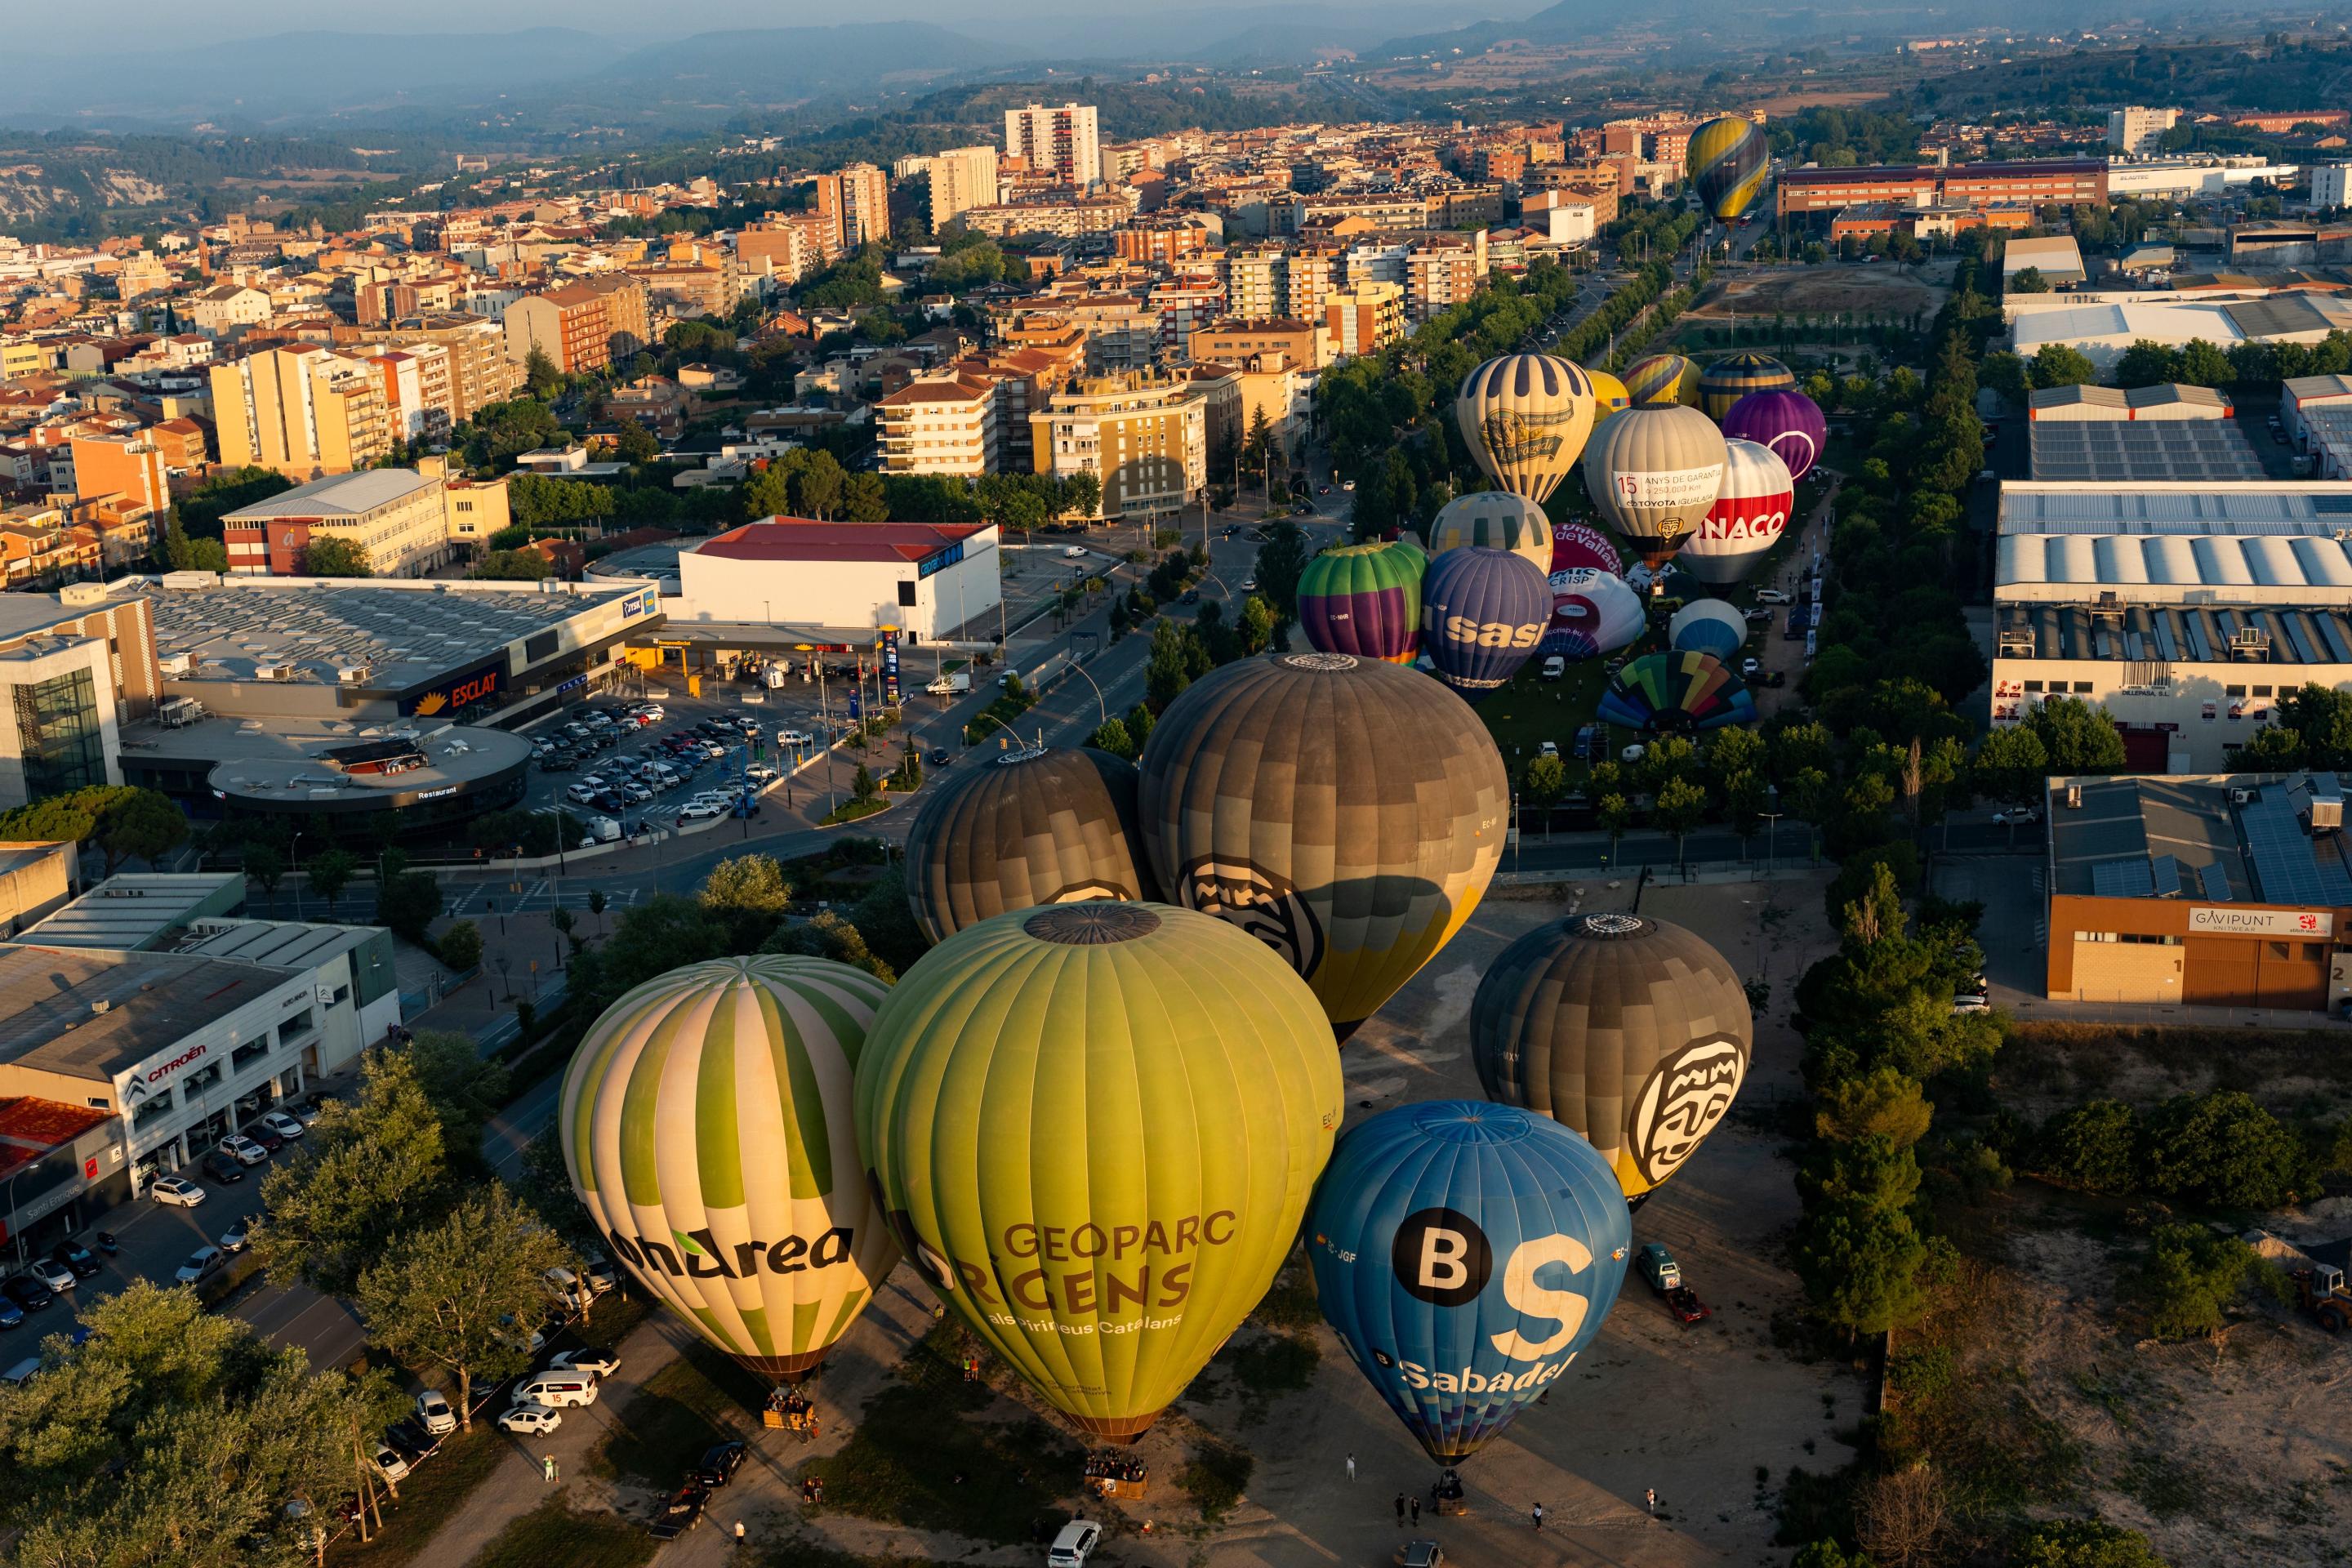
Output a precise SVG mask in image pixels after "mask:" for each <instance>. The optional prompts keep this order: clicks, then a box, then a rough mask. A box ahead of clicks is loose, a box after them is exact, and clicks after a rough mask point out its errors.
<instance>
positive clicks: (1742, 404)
mask: <svg viewBox="0 0 2352 1568" xmlns="http://www.w3.org/2000/svg"><path fill="white" fill-rule="evenodd" d="M1723 433H1724V434H1725V435H1726V436H1737V437H1739V438H1740V439H1741V440H1743V441H1753V442H1755V443H1756V444H1757V445H1758V446H1759V447H1770V448H1771V449H1772V452H1773V454H1774V455H1775V456H1776V457H1778V458H1780V460H1781V461H1782V462H1784V463H1786V464H1788V465H1789V478H1790V480H1791V481H1794V480H1797V479H1803V478H1804V477H1805V476H1806V475H1807V474H1809V473H1811V472H1812V469H1813V465H1814V464H1815V463H1817V462H1819V461H1821V456H1822V445H1823V444H1824V443H1825V442H1827V441H1828V439H1829V433H1830V425H1829V421H1828V420H1827V419H1825V418H1823V417H1822V410H1821V405H1819V404H1817V403H1815V402H1814V401H1813V400H1812V399H1811V398H1810V397H1807V396H1806V395H1804V394H1803V393H1801V392H1797V391H1793V390H1788V389H1782V390H1778V391H1771V392H1751V393H1749V394H1748V395H1747V396H1745V397H1743V398H1741V399H1740V400H1739V401H1738V402H1737V403H1735V404H1733V405H1731V408H1730V411H1729V412H1727V414H1725V415H1724V416H1723Z"/></svg>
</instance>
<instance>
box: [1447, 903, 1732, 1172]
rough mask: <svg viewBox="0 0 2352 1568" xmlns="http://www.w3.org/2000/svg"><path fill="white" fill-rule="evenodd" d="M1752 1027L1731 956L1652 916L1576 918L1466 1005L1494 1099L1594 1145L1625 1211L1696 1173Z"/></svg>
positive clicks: (1554, 927) (1511, 949)
mask: <svg viewBox="0 0 2352 1568" xmlns="http://www.w3.org/2000/svg"><path fill="white" fill-rule="evenodd" d="M1755 1042H1756V1021H1755V1018H1754V1016H1753V1015H1752V1014H1750V1012H1749V1011H1748V994H1747V993H1746V992H1745V991H1744V990H1743V989H1741V987H1740V984H1739V977H1738V975H1736V974H1734V973H1732V971H1731V965H1730V964H1728V963H1725V962H1724V960H1723V955H1722V954H1721V953H1718V952H1716V951H1715V949H1714V948H1712V947H1710V946H1708V945H1707V944H1706V942H1704V941H1702V940H1700V939H1699V938H1698V937H1696V936H1694V935H1693V934H1691V933H1690V932H1689V931H1685V930H1684V929H1683V928H1682V927H1680V926H1676V925H1669V924H1667V923H1666V922H1665V921H1661V920H1653V919H1651V918H1650V917H1648V916H1646V915H1620V914H1595V915H1570V916H1569V917H1568V918H1567V919H1565V920H1559V921H1552V922H1551V923H1550V924H1549V925H1544V926H1539V927H1538V928H1537V929H1536V930H1534V931H1529V932H1528V934H1527V935H1525V936H1523V937H1521V938H1519V939H1518V941H1517V942H1513V943H1511V945H1510V946H1508V947H1507V948H1505V949H1504V950H1503V952H1502V956H1500V957H1499V958H1497V959H1496V960H1495V962H1494V963H1493V964H1492V965H1491V966H1490V967H1489V968H1488V969H1487V971H1486V977H1485V978H1484V979H1482V980H1481V981H1479V983H1478V993H1477V994H1476V995H1475V997H1473V998H1472V999H1471V1003H1470V1056H1471V1059H1472V1061H1473V1062H1475V1064H1476V1066H1477V1068H1478V1081H1479V1083H1480V1085H1482V1086H1483V1087H1484V1088H1485V1089H1486V1092H1487V1094H1489V1095H1490V1096H1492V1097H1493V1098H1494V1099H1496V1100H1500V1101H1502V1102H1503V1103H1504V1104H1506V1105H1519V1106H1525V1107H1526V1108H1527V1109H1528V1110H1533V1111H1537V1112H1539V1113H1540V1114H1543V1115H1546V1116H1549V1117H1551V1118H1553V1119H1554V1120H1555V1121H1559V1122H1560V1123H1561V1124H1562V1125H1563V1126H1566V1127H1568V1128H1570V1130H1571V1131H1577V1132H1580V1133H1582V1134H1583V1135H1584V1136H1585V1137H1587V1138H1589V1139H1591V1141H1592V1146H1593V1147H1594V1148H1596V1149H1598V1150H1599V1151H1600V1152H1601V1154H1602V1156H1603V1157H1604V1158H1606V1159H1607V1160H1608V1162H1609V1163H1610V1164H1611V1165H1612V1167H1613V1168H1614V1169H1615V1171H1616V1173H1617V1180H1618V1183H1619V1184H1620V1185H1621V1186H1622V1188H1623V1189H1624V1193H1625V1195H1626V1196H1627V1197H1628V1198H1635V1199H1638V1198H1640V1197H1641V1196H1642V1195H1643V1194H1645V1193H1647V1192H1648V1191H1649V1190H1650V1189H1651V1188H1653V1187H1654V1186H1656V1185H1657V1184H1659V1183H1661V1182H1663V1181H1664V1180H1665V1179H1666V1178H1667V1177H1668V1176H1670V1175H1672V1174H1673V1173H1675V1170H1677V1169H1678V1168H1679V1167H1680V1166H1681V1165H1682V1163H1684V1162H1685V1161H1686V1160H1688V1159H1689V1158H1690V1156H1691V1153H1692V1152H1693V1151H1694V1150H1696V1148H1697V1147H1698V1145H1699V1142H1700V1141H1701V1140H1703V1139H1705V1138H1706V1135H1707V1134H1708V1133H1709V1132H1712V1131H1715V1129H1716V1127H1717V1125H1718V1124H1719V1123H1720V1122H1721V1121H1723V1118H1724V1114H1725V1113H1726V1112H1727V1111H1728V1110H1730V1109H1731V1100H1732V1097H1733V1096H1734V1095H1737V1094H1738V1092H1739V1085H1740V1081H1741V1080H1742V1079H1745V1078H1746V1077H1747V1076H1748V1053H1749V1051H1750V1050H1751V1048H1752V1047H1754V1045H1755Z"/></svg>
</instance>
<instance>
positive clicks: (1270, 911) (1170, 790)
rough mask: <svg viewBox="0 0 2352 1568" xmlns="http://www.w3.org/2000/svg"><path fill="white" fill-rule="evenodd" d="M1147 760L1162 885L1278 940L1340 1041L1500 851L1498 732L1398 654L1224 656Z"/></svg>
mask: <svg viewBox="0 0 2352 1568" xmlns="http://www.w3.org/2000/svg"><path fill="white" fill-rule="evenodd" d="M1142 768H1143V796H1142V804H1143V839H1144V846H1145V848H1146V850H1147V852H1148V853H1149V854H1150V857H1151V865H1152V870H1153V874H1154V875H1155V876H1157V877H1158V878H1159V879H1160V886H1161V887H1162V888H1164V889H1167V891H1168V892H1169V894H1170V896H1171V897H1172V898H1173V899H1174V900H1176V901H1177V902H1178V903H1181V904H1183V905H1184V906H1186V907H1187V908H1190V909H1197V910H1210V911H1211V912H1213V913H1215V914H1217V915H1219V916H1221V917H1223V919H1225V920H1228V921H1232V922H1233V923H1234V924H1235V925H1238V926H1240V927H1241V928H1242V929H1243V930H1244V931H1248V932H1249V933H1250V934H1251V935H1253V936H1255V937H1256V938H1257V939H1258V940H1259V941H1261V942H1265V944H1266V945H1267V946H1269V947H1271V948H1273V949H1274V950H1275V951H1276V952H1278V953H1280V954H1281V955H1282V956H1283V958H1284V959H1285V960H1286V962H1287V963H1289V964H1290V965H1291V967H1292V968H1294V969H1295V970H1297V972H1298V973H1300V974H1303V975H1305V976H1306V978H1307V984H1309V985H1311V986H1313V987H1314V989H1315V994H1316V995H1317V996H1318V997H1319V998H1321V1000H1322V1003H1323V1010H1324V1012H1325V1013H1327V1014H1328V1015H1329V1016H1330V1019H1331V1025H1332V1028H1333V1030H1334V1032H1336V1033H1337V1034H1338V1035H1339V1037H1340V1038H1341V1039H1343V1040H1344V1039H1346V1038H1347V1037H1348V1036H1349V1034H1350V1033H1352V1032H1353V1031H1354V1029H1355V1027H1356V1026H1357V1025H1359V1024H1360V1023H1362V1022H1363V1021H1364V1019H1366V1018H1368V1017H1370V1016H1371V1014H1372V1012H1373V1011H1374V1009H1376V1008H1378V1007H1379V1006H1380V1005H1381V1003H1383V1002H1385V1001H1387V1000H1388V999H1389V998H1390V997H1391V995H1393V994H1395V993H1396V990H1397V988H1398V987H1399V986H1401V985H1402V984H1404V983H1405V982H1406V981H1407V980H1410V979H1412V974H1413V972H1414V971H1415V970H1417V969H1419V968H1420V967H1421V966H1422V965H1423V963H1427V962H1429V960H1430V958H1431V957H1433V955H1434V954H1435V953H1436V952H1437V950H1438V949H1439V948H1441V947H1443V946H1444V945H1445V943H1446V942H1447V941H1448V940H1450V939H1451V938H1452V937H1453V935H1454V932H1455V931H1459V930H1460V929H1461V927H1462V922H1463V921H1466V920H1468V919H1469V918H1470V914H1471V911H1472V910H1475V909H1476V908H1477V905H1478V900H1479V898H1480V896H1481V895H1483V894H1484V893H1485V892H1486V884H1487V883H1488V882H1489V881H1491V880H1492V879H1494V875H1495V868H1496V864H1497V863H1498V862H1499V861H1500V859H1501V858H1502V853H1503V828H1504V818H1505V816H1507V813H1508V809H1509V806H1510V799H1511V790H1510V780H1509V778H1508V776H1507V773H1506V772H1505V770H1504V767H1503V758H1502V754H1501V753H1500V752H1497V751H1496V749H1495V742H1494V739H1493V737H1491V736H1490V735H1488V734H1487V732H1486V726H1485V725H1484V724H1481V723H1480V722H1479V721H1478V718H1477V715H1475V714H1474V713H1472V712H1471V711H1470V710H1469V709H1468V708H1467V707H1466V706H1465V705H1464V703H1463V701H1462V700H1461V699H1460V698H1458V697H1456V696H1454V693H1452V692H1451V691H1448V690H1447V689H1445V688H1444V687H1443V686H1440V685H1439V684H1438V683H1437V682H1435V681H1433V680H1430V679H1426V678H1425V677H1423V675H1422V674H1421V673H1420V672H1419V671H1417V670H1412V669H1405V668H1401V667H1399V666H1397V665H1393V664H1380V663H1376V662H1373V661H1371V660H1369V659H1359V658H1349V656H1347V655H1345V654H1326V653H1309V654H1284V655H1281V656H1279V657H1276V658H1251V659H1243V660H1240V661H1238V662H1236V663H1234V664H1229V665H1227V666H1225V667H1224V668H1223V669H1219V670H1215V671H1213V672H1212V673H1210V674H1209V675H1207V676H1205V677H1203V678H1202V679H1199V680H1196V681H1194V682H1193V683H1192V686H1191V687H1189V688H1188V689H1186V690H1185V692H1184V694H1183V695H1182V696H1181V697H1179V698H1178V699H1177V700H1175V701H1173V702H1171V703H1170V704H1169V705H1168V710H1167V711H1166V712H1164V713H1162V714H1161V715H1160V721H1159V722H1158V723H1157V724H1155V725H1153V726H1152V730H1151V739H1150V741H1149V742H1147V743H1146V744H1145V746H1144V748H1143V761H1142Z"/></svg>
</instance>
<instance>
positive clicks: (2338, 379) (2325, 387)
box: [2281, 375, 2352, 402]
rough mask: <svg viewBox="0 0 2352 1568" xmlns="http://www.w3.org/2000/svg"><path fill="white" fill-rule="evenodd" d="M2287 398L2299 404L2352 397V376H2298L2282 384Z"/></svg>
mask: <svg viewBox="0 0 2352 1568" xmlns="http://www.w3.org/2000/svg"><path fill="white" fill-rule="evenodd" d="M2281 386H2282V390H2284V393H2285V394H2286V395H2287V396H2289V397H2291V398H2294V399H2295V400H2296V401H2298V402H2308V401H2309V400H2311V399H2313V398H2315V397H2320V398H2324V397H2352V375H2298V376H2292V377H2290V378H2288V379H2287V380H2286V381H2285V382H2284V383H2282V384H2281Z"/></svg>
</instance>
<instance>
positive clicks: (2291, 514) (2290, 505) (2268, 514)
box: [1998, 479, 2352, 538]
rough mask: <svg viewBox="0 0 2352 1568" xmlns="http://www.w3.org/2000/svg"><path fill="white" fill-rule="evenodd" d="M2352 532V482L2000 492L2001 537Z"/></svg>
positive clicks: (2049, 487) (2023, 485) (2145, 484)
mask: <svg viewBox="0 0 2352 1568" xmlns="http://www.w3.org/2000/svg"><path fill="white" fill-rule="evenodd" d="M2347 529H2352V481H2347V480H2340V479H2250V480H2245V481H2242V482H2223V483H2215V484H2201V485H2196V486H2193V487H2192V486H2188V485H2181V484H2177V483H2171V482H2168V481H2164V480H2152V479H2151V480H2126V481H2120V482H2112V483H2099V484H2078V483H2074V482H2061V481H2053V480H2042V479H2012V480H2010V481H2009V482H2007V483H2005V484H2003V485H2002V486H2001V487H2000V524H1999V529H1998V531H2000V532H2001V533H2003V534H2011V533H2172V534H2200V533H2210V534H2229V535H2234V536H2236V537H2240V538H2251V537H2254V536H2256V535H2261V534H2283V535H2293V534H2317V535H2333V534H2336V533H2341V532H2343V531H2346V530H2347Z"/></svg>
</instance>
